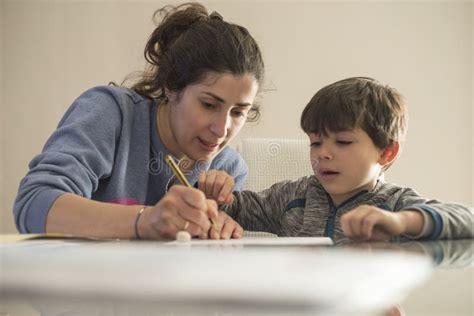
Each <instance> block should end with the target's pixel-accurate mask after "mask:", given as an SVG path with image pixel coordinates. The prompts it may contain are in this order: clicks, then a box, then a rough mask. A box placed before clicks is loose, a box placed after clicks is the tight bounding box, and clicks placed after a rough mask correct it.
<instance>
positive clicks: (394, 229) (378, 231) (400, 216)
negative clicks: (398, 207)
mask: <svg viewBox="0 0 474 316" xmlns="http://www.w3.org/2000/svg"><path fill="white" fill-rule="evenodd" d="M341 227H342V230H343V232H344V234H345V235H346V236H347V237H349V238H351V239H357V240H388V239H390V237H392V236H398V235H402V234H410V235H417V234H419V233H420V232H421V229H422V227H423V215H422V214H421V213H420V212H419V211H417V210H404V211H400V212H396V213H394V212H389V211H385V210H383V209H380V208H378V207H375V206H370V205H361V206H358V207H356V208H355V209H353V210H351V211H349V212H348V213H346V214H344V215H343V216H342V217H341Z"/></svg>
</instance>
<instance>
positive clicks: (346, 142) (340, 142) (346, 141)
mask: <svg viewBox="0 0 474 316" xmlns="http://www.w3.org/2000/svg"><path fill="white" fill-rule="evenodd" d="M336 142H337V143H338V144H339V145H350V144H352V142H351V141H348V140H338V141H336Z"/></svg>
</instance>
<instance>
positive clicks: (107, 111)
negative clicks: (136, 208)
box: [13, 86, 248, 233]
mask: <svg viewBox="0 0 474 316" xmlns="http://www.w3.org/2000/svg"><path fill="white" fill-rule="evenodd" d="M157 108H158V106H157V102H156V101H152V100H149V99H146V98H144V97H142V96H141V95H139V94H137V93H136V92H134V91H132V90H130V89H126V88H121V87H111V86H100V87H95V88H92V89H90V90H88V91H86V92H85V93H83V94H82V95H81V96H79V98H77V99H76V100H75V101H74V103H73V104H72V105H71V107H70V108H69V109H68V110H67V112H66V113H65V115H64V117H63V118H62V119H61V121H60V122H59V125H58V128H57V129H56V131H55V132H54V133H53V134H52V135H51V137H50V138H49V139H48V141H47V142H46V144H45V146H44V148H43V151H42V153H41V154H39V155H37V156H36V157H34V158H33V160H32V161H31V162H30V164H29V169H30V170H29V172H28V173H27V175H26V176H25V177H24V178H23V180H22V181H21V182H20V187H19V190H18V195H17V197H16V200H15V205H14V210H13V212H14V216H15V223H16V227H17V229H18V231H19V232H21V233H42V232H44V231H45V225H46V217H47V215H48V211H49V209H50V208H51V205H52V204H53V202H54V201H55V200H56V199H57V198H58V197H59V196H60V195H62V194H63V193H66V192H70V193H74V194H77V195H79V196H82V197H86V198H89V199H93V200H96V201H103V202H111V203H119V204H127V205H132V204H145V205H154V204H156V203H157V202H158V201H159V200H160V199H161V198H162V197H163V196H164V195H165V193H166V190H167V185H168V183H169V181H170V179H171V178H172V177H173V174H172V171H171V170H170V169H169V167H168V166H167V164H166V163H165V162H164V157H165V156H166V155H167V154H169V153H170V152H169V151H168V150H167V149H166V148H165V146H164V145H163V143H162V142H161V140H160V138H159V135H158V131H157V128H156V113H157ZM209 169H220V170H224V171H226V172H227V173H228V174H230V175H231V176H233V177H234V179H235V187H234V190H242V187H243V185H244V182H245V180H246V178H247V173H248V168H247V165H246V164H245V162H244V160H243V159H242V157H241V156H240V155H239V154H238V153H237V152H236V151H235V150H233V149H232V148H230V147H226V148H224V149H223V150H222V151H221V152H220V153H219V154H218V155H217V156H216V157H215V158H214V159H213V161H212V162H210V163H206V164H196V166H195V167H194V169H193V170H192V171H190V172H188V173H187V174H186V176H187V178H188V180H189V182H190V183H192V184H193V183H196V182H197V178H198V175H199V172H201V171H203V170H209Z"/></svg>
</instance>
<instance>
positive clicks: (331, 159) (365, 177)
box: [308, 128, 384, 205]
mask: <svg viewBox="0 0 474 316" xmlns="http://www.w3.org/2000/svg"><path fill="white" fill-rule="evenodd" d="M308 136H309V139H310V142H311V165H312V166H313V171H314V175H315V176H316V178H317V179H318V180H319V182H320V183H321V184H322V185H323V187H324V189H325V190H326V191H327V192H328V193H329V195H330V196H331V198H332V200H333V202H334V203H335V204H336V205H339V204H340V203H342V202H343V201H345V200H346V199H348V198H350V197H351V196H353V195H354V194H356V193H358V192H360V191H362V190H372V189H373V188H374V186H375V184H376V182H377V178H378V177H379V175H380V173H381V170H382V165H381V162H382V161H383V159H382V156H383V153H384V150H383V149H380V148H377V147H376V146H375V145H374V143H373V142H372V140H371V139H370V137H369V135H367V133H366V132H365V131H364V130H362V129H360V128H356V129H353V130H348V131H343V132H336V133H332V132H329V133H328V135H327V136H324V135H321V134H320V135H317V134H314V133H310V134H308Z"/></svg>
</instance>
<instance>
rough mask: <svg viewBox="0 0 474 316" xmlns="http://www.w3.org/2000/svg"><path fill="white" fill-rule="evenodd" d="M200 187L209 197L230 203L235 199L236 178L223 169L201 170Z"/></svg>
mask: <svg viewBox="0 0 474 316" xmlns="http://www.w3.org/2000/svg"><path fill="white" fill-rule="evenodd" d="M198 188H199V190H201V191H203V192H204V194H205V195H206V197H207V198H208V199H212V200H215V201H217V203H218V204H230V203H232V201H233V200H234V196H233V195H232V190H233V189H234V178H232V177H231V176H230V175H229V174H227V173H226V172H225V171H222V170H209V171H207V172H201V174H199V178H198Z"/></svg>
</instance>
